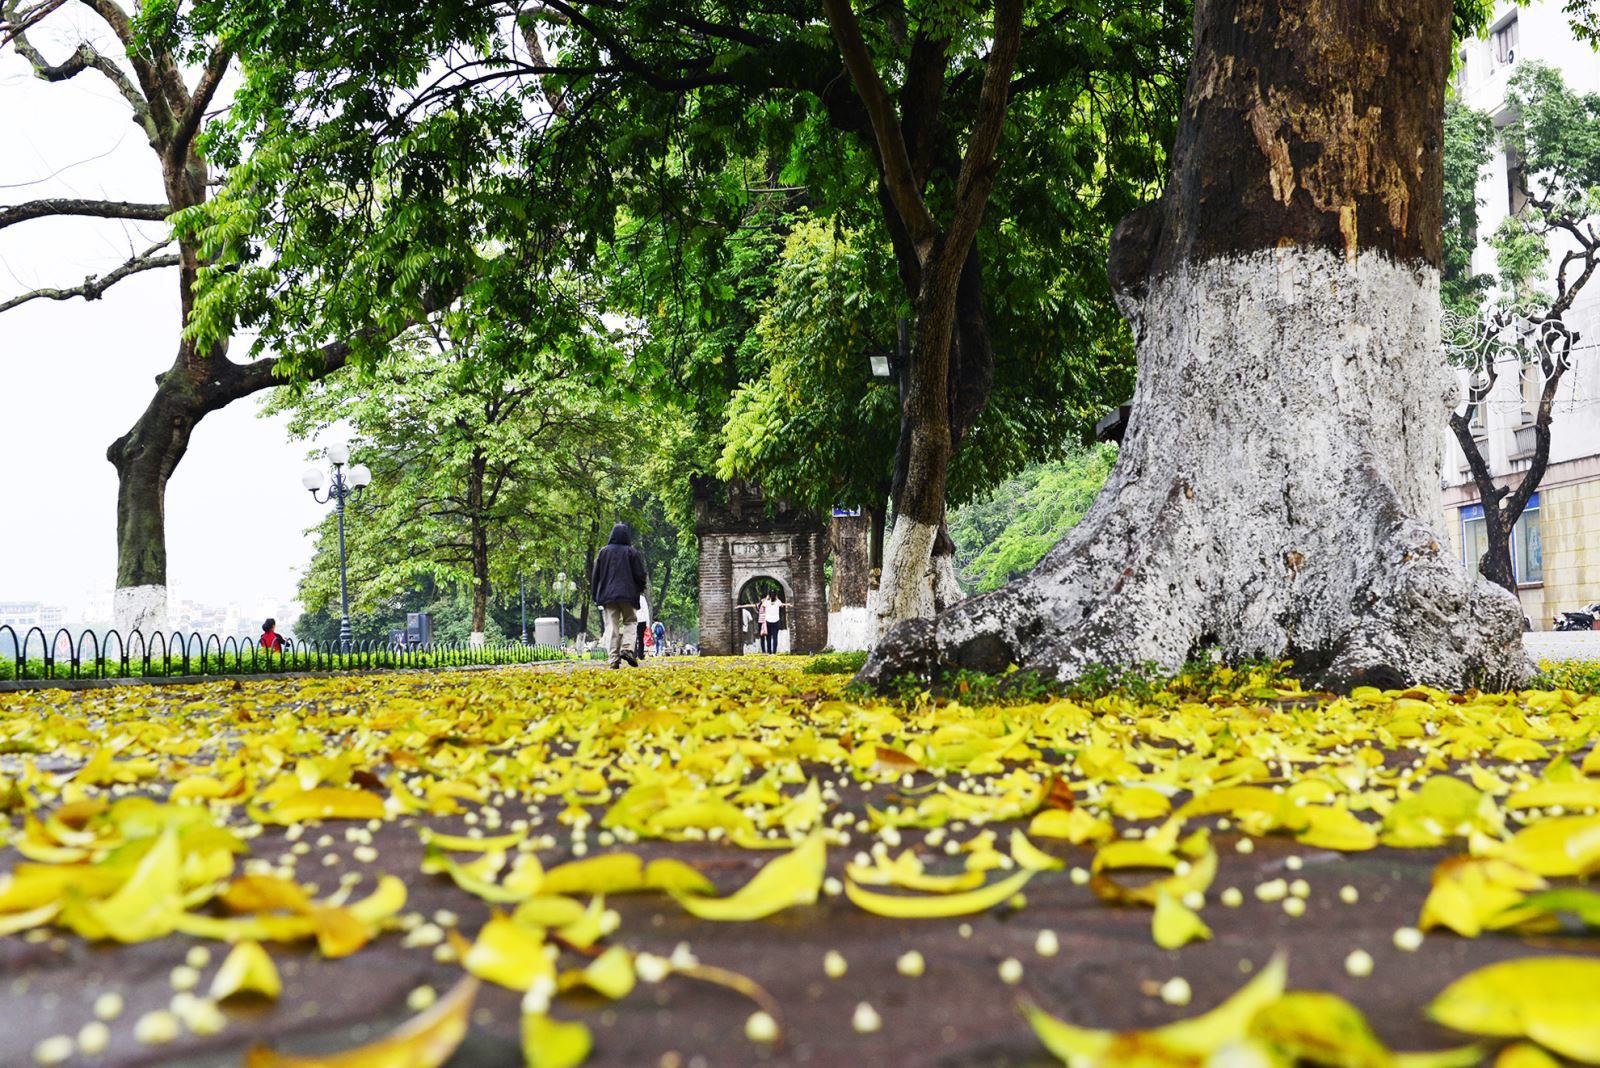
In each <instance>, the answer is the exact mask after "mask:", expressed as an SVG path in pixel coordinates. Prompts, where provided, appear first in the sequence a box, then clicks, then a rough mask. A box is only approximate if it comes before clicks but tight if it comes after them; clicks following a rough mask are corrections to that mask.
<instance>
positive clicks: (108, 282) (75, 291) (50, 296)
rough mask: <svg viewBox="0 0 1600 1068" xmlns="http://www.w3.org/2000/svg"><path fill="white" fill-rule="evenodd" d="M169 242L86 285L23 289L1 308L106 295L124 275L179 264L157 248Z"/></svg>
mask: <svg viewBox="0 0 1600 1068" xmlns="http://www.w3.org/2000/svg"><path fill="white" fill-rule="evenodd" d="M169 244H171V242H170V241H163V242H161V244H159V245H152V246H150V248H148V249H146V250H145V251H143V252H141V253H139V255H137V256H135V257H134V258H133V259H131V260H129V261H128V262H127V263H124V264H123V265H122V266H121V267H118V268H117V269H116V270H114V271H108V272H106V273H105V274H102V275H90V276H89V277H88V278H85V279H84V280H83V285H81V286H73V287H72V288H70V289H35V290H33V291H32V292H31V293H23V294H22V295H20V296H16V297H12V298H11V299H10V300H8V301H5V302H4V303H0V312H7V311H10V310H11V309H12V308H15V307H18V306H19V305H22V304H26V303H28V302H29V301H30V300H41V299H42V300H71V299H72V298H73V297H82V298H83V299H84V300H99V299H100V298H101V297H102V296H104V295H105V291H106V290H108V289H110V288H111V287H112V286H114V285H116V284H117V283H118V282H120V281H122V280H123V279H124V278H129V277H131V276H133V275H136V274H142V273H143V272H145V271H155V270H160V269H161V268H163V267H176V266H177V265H178V257H177V256H176V255H172V254H168V255H164V256H157V255H156V252H158V251H159V250H161V249H163V248H165V247H166V246H167V245H169Z"/></svg>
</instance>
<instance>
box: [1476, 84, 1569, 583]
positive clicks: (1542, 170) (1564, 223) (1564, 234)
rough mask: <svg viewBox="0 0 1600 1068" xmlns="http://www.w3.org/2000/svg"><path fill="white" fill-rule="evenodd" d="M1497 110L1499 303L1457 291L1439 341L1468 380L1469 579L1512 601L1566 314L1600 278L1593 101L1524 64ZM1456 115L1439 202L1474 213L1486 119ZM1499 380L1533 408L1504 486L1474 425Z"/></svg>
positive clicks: (1565, 342)
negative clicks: (1511, 164) (1473, 555)
mask: <svg viewBox="0 0 1600 1068" xmlns="http://www.w3.org/2000/svg"><path fill="white" fill-rule="evenodd" d="M1506 103H1507V104H1508V106H1509V107H1510V109H1511V113H1512V115H1513V118H1512V120H1511V121H1510V122H1509V123H1507V124H1506V128H1505V131H1504V133H1503V134H1502V135H1501V139H1502V141H1503V143H1504V144H1505V146H1506V152H1507V155H1508V156H1509V157H1511V158H1515V159H1519V160H1521V161H1522V167H1523V170H1522V173H1523V175H1525V177H1524V178H1523V179H1522V186H1521V189H1520V190H1519V192H1521V193H1522V194H1523V196H1524V198H1525V202H1524V204H1523V205H1522V207H1521V210H1519V211H1516V212H1514V213H1512V214H1511V215H1510V216H1509V217H1507V219H1506V220H1505V222H1504V223H1503V224H1502V225H1501V227H1500V228H1499V229H1498V230H1497V231H1496V232H1495V233H1494V235H1493V236H1492V237H1491V238H1490V244H1491V245H1492V246H1493V248H1494V250H1495V253H1496V270H1495V274H1494V276H1493V278H1492V279H1483V280H1484V281H1489V280H1492V281H1493V282H1495V283H1497V286H1498V295H1497V296H1495V298H1494V299H1493V300H1492V301H1490V302H1489V306H1488V307H1483V306H1482V305H1483V303H1484V297H1485V296H1486V294H1485V293H1484V287H1483V285H1482V284H1478V285H1470V284H1469V285H1468V286H1465V287H1462V289H1463V291H1464V293H1463V294H1462V295H1460V296H1458V298H1457V300H1456V301H1455V308H1454V309H1452V310H1453V311H1455V312H1456V315H1455V316H1454V317H1449V318H1447V327H1452V328H1453V329H1447V337H1446V341H1447V343H1448V344H1449V345H1450V346H1451V349H1452V351H1453V352H1454V354H1455V361H1456V362H1457V363H1458V364H1460V365H1461V366H1462V367H1463V369H1464V370H1465V371H1466V375H1467V388H1466V390H1465V391H1464V392H1465V397H1464V398H1463V400H1464V403H1463V404H1462V406H1461V407H1459V408H1457V409H1456V410H1455V411H1453V412H1452V413H1451V414H1450V429H1451V431H1452V432H1453V433H1454V435H1455V439H1456V442H1457V443H1458V444H1459V445H1460V446H1461V451H1462V453H1463V454H1464V455H1465V456H1466V458H1467V464H1468V466H1469V468H1470V469H1471V471H1472V481H1473V484H1474V485H1475V486H1476V487H1477V490H1478V499H1479V500H1480V501H1482V503H1483V525H1484V536H1485V541H1486V548H1485V552H1484V554H1483V557H1482V559H1481V560H1480V561H1479V562H1478V571H1479V572H1480V573H1481V574H1482V575H1483V577H1484V578H1486V579H1488V580H1489V581H1490V582H1493V583H1495V584H1497V585H1499V586H1503V587H1505V588H1506V589H1507V590H1510V591H1511V592H1512V593H1515V592H1516V590H1517V578H1516V571H1515V569H1514V568H1513V566H1512V559H1511V535H1512V531H1513V530H1514V529H1515V528H1516V525H1517V520H1519V519H1520V518H1522V513H1523V511H1524V510H1526V508H1527V506H1528V502H1529V501H1530V500H1532V499H1533V495H1534V493H1535V492H1537V491H1538V489H1539V484H1540V483H1541V482H1542V481H1544V475H1545V471H1546V470H1547V469H1548V468H1549V466H1550V426H1551V422H1552V421H1553V419H1554V417H1555V406H1556V398H1557V396H1558V394H1559V392H1560V388H1561V382H1562V379H1563V377H1564V376H1565V375H1566V372H1567V370H1568V368H1569V367H1570V366H1571V361H1572V354H1573V351H1574V349H1575V347H1576V346H1577V342H1578V340H1579V339H1578V334H1577V332H1576V331H1575V330H1573V329H1571V328H1570V327H1569V326H1568V325H1567V322H1566V319H1567V314H1568V312H1570V311H1571V310H1572V307H1573V305H1574V304H1575V303H1576V302H1577V301H1578V299H1579V298H1580V297H1581V296H1582V294H1583V291H1584V288H1585V286H1587V285H1588V284H1589V283H1590V281H1591V279H1593V277H1594V275H1595V271H1596V269H1597V268H1600V93H1587V94H1585V93H1575V92H1573V91H1572V90H1571V89H1569V88H1568V87H1567V85H1566V83H1565V82H1564V81H1563V80H1562V78H1561V74H1560V72H1559V71H1557V70H1555V69H1554V68H1552V67H1550V66H1548V65H1545V64H1542V63H1530V64H1527V65H1526V66H1523V67H1521V68H1519V69H1518V71H1517V73H1516V74H1515V75H1514V76H1513V77H1512V79H1511V82H1510V84H1509V86H1508V88H1507V91H1506ZM1461 111H1462V113H1461V115H1460V118H1459V119H1458V121H1457V122H1456V123H1455V124H1450V123H1448V121H1447V125H1446V130H1445V134H1446V151H1447V152H1450V151H1451V148H1452V142H1453V143H1454V155H1455V156H1456V157H1458V158H1460V159H1462V160H1464V161H1467V162H1468V164H1469V166H1467V167H1464V168H1462V169H1461V171H1460V172H1459V173H1457V174H1455V175H1447V178H1446V182H1445V189H1446V202H1447V203H1449V202H1450V201H1452V200H1453V201H1455V202H1457V203H1462V202H1465V201H1467V200H1468V198H1471V200H1472V201H1474V203H1473V207H1474V209H1475V208H1476V203H1475V201H1476V197H1477V193H1476V187H1477V183H1478V179H1479V178H1480V177H1481V175H1482V172H1483V169H1484V166H1485V165H1486V164H1487V163H1488V144H1487V143H1486V142H1485V141H1484V140H1483V137H1482V132H1483V131H1484V130H1486V129H1492V128H1493V127H1492V122H1491V120H1490V118H1489V116H1487V115H1481V114H1473V113H1471V112H1466V111H1465V109H1461ZM1452 134H1454V137H1453V138H1452ZM1514 173H1515V172H1514ZM1452 177H1453V178H1454V179H1455V180H1454V181H1452V180H1451V178H1452ZM1452 194H1453V196H1452ZM1475 231H1476V227H1474V228H1473V230H1471V231H1468V232H1469V233H1474V234H1475ZM1466 251H1467V252H1468V254H1470V252H1471V250H1470V248H1469V249H1467V250H1466ZM1552 253H1554V256H1552ZM1552 260H1553V262H1554V268H1553V269H1552V268H1551V263H1552ZM1480 277H1481V276H1480ZM1474 297H1475V298H1476V299H1472V298H1474ZM1450 303H1451V302H1450V300H1449V299H1448V297H1447V300H1446V305H1447V307H1448V306H1449V305H1450ZM1508 371H1509V372H1510V373H1512V374H1513V375H1515V377H1516V382H1515V384H1514V387H1515V393H1516V395H1517V398H1518V402H1519V406H1521V407H1524V409H1525V410H1526V406H1527V404H1528V402H1529V400H1531V401H1532V410H1531V411H1528V412H1527V414H1528V415H1529V416H1530V417H1531V418H1530V420H1529V425H1528V426H1527V427H1523V428H1518V429H1517V430H1516V433H1518V434H1519V435H1520V434H1524V433H1526V434H1528V435H1531V437H1532V439H1533V440H1532V445H1533V448H1532V452H1531V454H1530V455H1529V457H1528V466H1527V467H1526V468H1525V469H1524V470H1523V471H1522V472H1521V475H1520V477H1518V478H1512V479H1508V478H1505V477H1496V476H1495V474H1494V472H1493V471H1492V470H1491V469H1490V466H1489V460H1488V457H1487V456H1486V455H1485V448H1486V445H1487V442H1486V440H1485V438H1484V437H1483V436H1482V435H1483V434H1484V433H1487V432H1488V431H1489V427H1488V426H1487V423H1486V421H1484V420H1482V419H1474V418H1473V412H1474V409H1478V410H1479V411H1480V413H1481V411H1482V408H1481V406H1483V405H1486V404H1487V403H1488V401H1489V399H1490V397H1491V395H1492V394H1494V392H1495V387H1496V385H1497V384H1498V383H1499V381H1500V376H1501V374H1502V373H1506V372H1508Z"/></svg>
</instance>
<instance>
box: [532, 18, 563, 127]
mask: <svg viewBox="0 0 1600 1068" xmlns="http://www.w3.org/2000/svg"><path fill="white" fill-rule="evenodd" d="M522 43H523V45H524V46H525V47H526V48H527V49H528V56H529V57H530V58H531V59H532V60H533V63H534V66H536V67H548V66H550V61H549V60H548V59H546V58H545V54H544V45H543V44H541V43H540V41H539V29H538V26H537V25H536V24H535V23H534V21H533V20H532V19H525V20H522ZM539 89H540V91H541V92H543V93H544V98H545V99H546V100H548V101H550V110H551V111H553V112H555V113H556V114H557V115H559V116H561V117H562V118H563V119H564V118H566V117H567V114H568V112H569V111H570V110H571V109H569V108H568V107H567V97H566V94H565V93H563V92H561V91H560V90H559V89H552V88H551V87H550V78H549V76H548V75H546V76H544V77H541V78H540V79H539Z"/></svg>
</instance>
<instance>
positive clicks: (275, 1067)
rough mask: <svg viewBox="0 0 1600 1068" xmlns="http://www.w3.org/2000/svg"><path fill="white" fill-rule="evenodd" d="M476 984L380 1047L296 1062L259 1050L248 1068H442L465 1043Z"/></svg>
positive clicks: (460, 986)
mask: <svg viewBox="0 0 1600 1068" xmlns="http://www.w3.org/2000/svg"><path fill="white" fill-rule="evenodd" d="M477 994H478V981H477V980H476V979H471V978H464V979H462V980H461V982H459V983H457V984H456V985H455V987H454V989H452V990H451V991H450V993H448V994H446V995H445V996H444V997H442V998H440V999H439V1000H438V1001H437V1002H435V1003H434V1004H433V1007H432V1008H430V1009H428V1010H427V1011H426V1012H424V1013H422V1014H420V1015H418V1016H413V1017H412V1018H411V1019H410V1020H407V1021H406V1022H405V1023H403V1024H401V1025H400V1026H399V1027H398V1028H396V1029H395V1030H394V1031H393V1032H392V1033H390V1034H389V1035H388V1036H386V1037H384V1038H380V1039H379V1040H378V1041H376V1042H372V1043H369V1044H367V1045H365V1046H360V1047H357V1048H356V1049H352V1050H348V1051H346V1052H344V1053H329V1054H326V1055H324V1056H321V1057H292V1056H289V1055H288V1054H284V1053H275V1052H273V1051H272V1050H270V1049H267V1048H266V1047H264V1046H256V1047H255V1048H253V1049H251V1050H250V1052H249V1053H248V1054H246V1055H245V1060H244V1066H245V1068H438V1066H439V1065H441V1064H443V1063H444V1062H445V1061H447V1060H449V1059H450V1055H451V1054H452V1053H454V1052H455V1051H456V1047H457V1046H459V1045H461V1040H462V1039H463V1038H465V1037H467V1026H468V1020H469V1018H470V1017H471V1014H472V1002H473V999H474V998H475V997H477Z"/></svg>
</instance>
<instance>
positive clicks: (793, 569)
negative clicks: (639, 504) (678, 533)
mask: <svg viewBox="0 0 1600 1068" xmlns="http://www.w3.org/2000/svg"><path fill="white" fill-rule="evenodd" d="M694 510H695V524H694V530H695V534H696V535H698V536H699V539H700V652H701V654H702V655H704V656H734V655H738V654H742V653H744V652H745V649H746V646H747V644H748V645H750V646H752V647H753V646H754V643H755V637H754V628H753V627H751V626H750V621H751V619H752V618H753V613H750V612H741V611H740V610H739V605H740V604H741V603H745V602H741V600H740V597H741V596H742V595H752V594H754V593H755V591H758V590H759V589H760V588H761V587H762V586H763V585H764V584H768V583H775V584H776V585H777V586H778V588H779V589H781V590H782V591H783V593H782V599H783V600H784V601H786V602H788V604H789V607H788V608H786V609H784V611H783V620H782V622H783V628H784V629H783V632H782V637H781V638H780V644H779V649H780V650H787V651H789V652H794V653H817V652H821V651H822V649H823V647H824V646H826V645H827V644H828V606H827V602H826V600H825V596H824V594H825V591H824V588H823V587H824V577H823V562H824V560H825V558H826V556H827V528H826V527H825V526H824V525H823V522H822V519H821V517H819V516H818V515H816V514H815V513H812V512H807V511H803V510H801V509H798V508H795V507H793V506H792V505H790V503H789V502H788V501H787V500H784V499H781V498H779V499H776V500H768V499H767V498H765V497H763V496H762V494H761V491H760V489H758V488H757V487H755V486H752V485H750V484H749V483H745V482H733V483H721V482H717V481H715V480H712V479H696V480H695V484H694Z"/></svg>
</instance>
